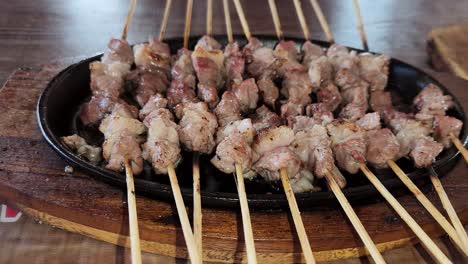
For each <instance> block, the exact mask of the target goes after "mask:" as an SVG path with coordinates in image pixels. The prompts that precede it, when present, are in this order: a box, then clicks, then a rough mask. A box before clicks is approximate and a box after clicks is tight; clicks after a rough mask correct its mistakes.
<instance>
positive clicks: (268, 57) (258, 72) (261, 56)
mask: <svg viewBox="0 0 468 264" xmlns="http://www.w3.org/2000/svg"><path fill="white" fill-rule="evenodd" d="M244 50H245V49H244ZM251 58H252V59H251V62H250V63H249V64H248V65H247V72H248V73H250V74H251V75H252V76H253V77H255V79H260V78H261V77H265V78H275V77H276V75H277V69H278V66H279V61H278V60H277V59H276V58H275V56H274V55H273V50H272V49H270V48H266V47H261V48H259V49H256V50H255V51H253V53H252V56H251Z"/></svg>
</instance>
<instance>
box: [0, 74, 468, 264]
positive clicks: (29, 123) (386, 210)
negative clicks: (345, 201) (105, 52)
mask: <svg viewBox="0 0 468 264" xmlns="http://www.w3.org/2000/svg"><path fill="white" fill-rule="evenodd" d="M60 69H61V67H60V66H59V65H46V66H43V67H40V68H34V69H18V70H17V71H15V72H14V73H13V74H12V75H11V76H10V77H9V79H8V81H7V82H6V83H5V85H4V86H3V88H2V89H1V90H0V199H1V200H4V201H6V202H8V203H10V204H14V205H15V206H16V207H17V208H19V209H21V210H22V211H23V212H25V213H26V214H29V215H31V216H33V217H35V218H37V219H39V220H41V221H43V222H46V223H49V224H51V225H53V226H56V227H59V228H63V229H66V230H69V231H71V232H76V233H80V234H83V235H86V236H90V237H93V238H96V239H99V240H103V241H107V242H109V243H113V244H118V245H124V246H128V244H129V240H128V237H127V235H128V228H127V226H128V218H127V206H126V202H125V201H126V197H125V192H124V191H122V190H120V189H117V188H115V187H113V186H110V185H107V184H105V183H102V182H100V181H98V180H96V179H94V178H91V177H89V176H87V175H85V174H84V173H82V172H80V171H78V170H75V172H74V173H72V174H68V173H65V172H64V166H65V165H66V163H65V161H63V160H62V159H61V158H60V157H59V156H58V155H57V154H55V153H54V151H52V149H51V148H50V147H48V146H47V144H46V142H45V141H44V139H43V138H42V136H41V134H40V132H39V129H38V126H37V123H36V116H35V106H36V101H37V98H38V96H39V95H40V93H41V91H42V90H43V88H44V87H45V86H46V85H47V83H48V81H49V80H50V79H51V78H52V77H53V76H54V75H55V74H57V73H58V72H59V70H60ZM440 76H441V77H443V78H439V80H440V81H442V82H443V83H445V84H446V85H447V86H448V87H449V88H450V89H451V90H452V91H453V92H454V93H455V94H456V95H457V96H459V99H460V101H461V102H462V103H463V105H464V107H465V109H467V108H468V106H467V100H466V99H467V98H466V97H467V95H466V93H463V92H462V91H463V90H462V89H463V88H464V87H466V86H467V82H465V81H462V80H460V79H455V78H447V76H445V77H444V76H443V75H440ZM443 184H444V186H445V188H446V190H447V192H448V194H449V196H450V198H451V200H452V202H453V204H454V206H455V208H456V209H457V211H458V213H459V215H460V217H461V218H462V221H463V222H464V223H466V222H467V220H468V210H467V207H468V204H467V203H466V201H467V199H468V177H466V165H465V163H463V162H460V161H459V162H458V164H457V166H456V167H455V169H454V170H453V171H451V172H450V174H449V175H447V177H444V179H443ZM426 189H427V190H426V192H427V195H428V196H429V198H430V199H431V200H432V201H434V202H435V204H436V205H437V206H438V207H439V209H440V210H442V207H441V205H440V203H439V201H438V200H437V199H436V195H435V193H434V192H433V191H432V190H431V189H430V188H426ZM399 200H400V202H401V203H402V204H403V205H404V206H405V208H406V209H407V210H408V212H409V213H410V214H411V215H413V216H414V218H415V219H416V220H417V222H418V223H420V224H421V225H422V227H423V228H424V230H426V231H427V232H428V233H429V234H430V235H431V236H439V235H441V234H442V230H441V228H440V227H439V226H438V225H437V224H436V223H435V222H434V221H433V220H432V219H431V217H430V216H429V214H428V213H426V212H425V210H423V208H422V207H421V206H420V205H419V204H418V202H417V201H416V200H415V199H414V198H413V197H412V196H410V195H404V196H402V197H401V198H399ZM137 207H138V216H139V228H140V234H141V239H142V249H143V250H144V251H148V252H154V253H158V254H162V255H167V256H174V257H178V258H186V257H187V251H186V248H185V243H184V239H183V235H182V231H181V228H180V226H179V220H178V216H177V212H176V209H175V206H174V205H173V204H171V203H166V202H162V201H155V200H151V199H147V198H145V197H140V196H138V197H137ZM188 210H189V214H191V210H190V209H188ZM355 210H356V213H357V215H358V216H359V217H360V218H361V220H362V222H363V224H364V226H365V227H366V228H367V230H368V232H369V234H370V236H371V237H372V238H373V240H374V241H375V242H376V243H377V244H378V247H379V249H380V250H381V251H386V250H390V249H393V248H396V247H400V246H403V245H405V244H408V243H410V242H414V241H415V240H414V235H413V234H412V232H411V231H410V230H409V229H408V228H407V227H406V226H405V225H404V223H403V222H402V221H401V219H400V218H399V217H398V216H397V215H396V214H395V213H394V211H392V209H391V208H390V207H389V206H388V205H387V204H386V203H384V202H381V203H375V204H370V205H359V206H355ZM251 216H252V227H253V231H254V238H255V243H256V244H255V245H256V249H257V253H258V259H259V262H260V263H290V262H302V261H303V259H302V256H301V248H300V245H299V242H298V238H297V236H296V235H295V231H294V227H293V223H292V219H291V218H290V216H289V213H288V212H282V211H275V212H252V215H251ZM302 217H303V220H304V224H305V226H306V230H307V233H308V236H309V240H310V243H311V245H312V250H313V251H314V254H315V256H316V258H317V260H319V261H321V260H333V259H341V258H349V257H355V256H360V255H363V254H366V251H365V250H364V249H363V244H362V243H361V241H360V239H359V237H358V235H357V234H356V233H355V232H354V231H353V228H352V226H351V224H350V223H349V222H348V221H347V219H346V216H345V215H344V213H343V212H342V211H341V209H340V208H339V206H338V205H337V206H336V207H335V208H322V207H317V208H316V209H314V210H311V211H307V212H303V213H302ZM203 254H204V260H206V261H213V262H241V261H245V260H246V255H245V249H244V244H243V230H242V223H241V216H240V211H231V210H223V209H209V208H205V209H203Z"/></svg>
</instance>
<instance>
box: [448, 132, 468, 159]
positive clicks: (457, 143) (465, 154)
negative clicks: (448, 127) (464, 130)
mask: <svg viewBox="0 0 468 264" xmlns="http://www.w3.org/2000/svg"><path fill="white" fill-rule="evenodd" d="M449 136H450V139H451V140H452V142H453V144H454V145H455V147H456V148H457V149H458V151H460V153H461V154H462V155H463V158H464V159H465V162H468V151H467V150H466V148H465V147H464V146H463V143H461V141H460V139H458V138H457V137H456V136H455V135H454V134H453V133H450V134H449Z"/></svg>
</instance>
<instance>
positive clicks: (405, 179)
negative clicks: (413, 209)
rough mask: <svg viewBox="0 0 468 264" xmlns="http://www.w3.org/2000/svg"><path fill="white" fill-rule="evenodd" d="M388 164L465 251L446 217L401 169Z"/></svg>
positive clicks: (392, 162) (389, 162) (390, 162)
mask: <svg viewBox="0 0 468 264" xmlns="http://www.w3.org/2000/svg"><path fill="white" fill-rule="evenodd" d="M387 164H388V166H390V168H391V169H392V170H393V172H395V174H396V175H397V176H398V178H400V180H401V181H402V182H403V183H404V184H405V185H406V187H408V189H409V190H410V191H411V192H412V193H413V194H414V196H415V197H416V199H418V201H419V202H420V203H421V204H422V205H423V206H424V208H426V210H427V211H428V212H429V213H430V214H431V215H432V217H434V219H435V220H436V221H437V223H439V225H440V226H441V227H442V228H443V229H444V230H445V232H446V233H447V234H448V235H449V236H450V238H451V239H452V240H453V242H454V243H455V244H456V245H457V247H458V248H459V249H461V250H462V251H463V252H464V253H465V254H466V253H467V251H466V249H467V245H463V244H462V243H461V241H460V239H459V237H458V235H457V232H456V231H455V229H454V228H453V226H452V225H451V224H450V223H449V222H448V221H447V219H446V218H445V217H444V216H443V215H442V214H441V213H440V212H439V210H437V208H436V207H435V206H434V205H433V204H432V203H431V201H429V199H428V198H427V197H426V196H425V195H424V194H423V193H422V192H421V190H419V188H418V186H416V185H415V184H414V183H413V181H412V180H411V179H410V178H409V177H408V176H407V175H406V174H405V173H404V172H403V170H402V169H401V168H400V167H399V166H398V165H397V164H396V163H395V162H394V161H393V160H389V161H387Z"/></svg>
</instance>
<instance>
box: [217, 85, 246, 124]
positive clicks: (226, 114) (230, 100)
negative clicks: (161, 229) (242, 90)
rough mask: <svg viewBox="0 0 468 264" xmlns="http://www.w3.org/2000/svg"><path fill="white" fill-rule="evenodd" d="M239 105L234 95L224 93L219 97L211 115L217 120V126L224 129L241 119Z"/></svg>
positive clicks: (228, 92)
mask: <svg viewBox="0 0 468 264" xmlns="http://www.w3.org/2000/svg"><path fill="white" fill-rule="evenodd" d="M240 109H241V107H240V103H239V100H237V97H236V96H235V95H234V93H232V92H230V91H226V92H224V93H223V96H222V97H221V101H220V102H219V104H218V105H217V106H216V108H215V109H214V110H213V113H214V114H215V115H216V117H217V118H218V123H219V126H221V127H224V126H225V125H227V124H229V123H231V122H233V121H236V120H240V119H241V113H240V111H241V110H240Z"/></svg>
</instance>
